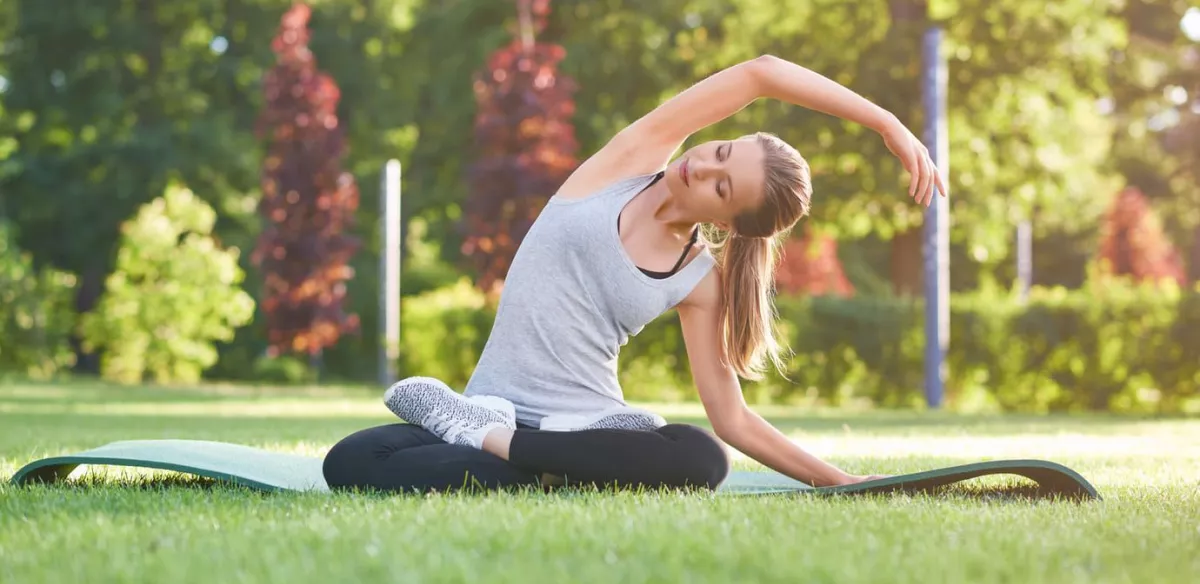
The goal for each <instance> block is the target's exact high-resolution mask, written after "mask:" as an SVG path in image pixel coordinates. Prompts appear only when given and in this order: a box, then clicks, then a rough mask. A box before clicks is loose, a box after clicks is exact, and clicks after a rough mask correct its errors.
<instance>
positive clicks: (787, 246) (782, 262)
mask: <svg viewBox="0 0 1200 584" xmlns="http://www.w3.org/2000/svg"><path fill="white" fill-rule="evenodd" d="M775 289H776V290H777V291H778V292H779V293H780V294H800V295H805V296H842V297H847V296H854V285H853V284H851V283H850V280H848V279H847V278H846V274H845V273H844V272H843V271H842V262H841V260H839V259H838V256H837V240H835V239H834V238H832V237H830V236H828V235H822V236H814V235H813V233H812V230H809V229H806V230H805V231H804V234H803V236H802V237H799V238H792V239H789V240H788V241H787V242H786V243H784V245H783V247H782V249H780V255H779V265H778V266H777V267H776V269H775Z"/></svg>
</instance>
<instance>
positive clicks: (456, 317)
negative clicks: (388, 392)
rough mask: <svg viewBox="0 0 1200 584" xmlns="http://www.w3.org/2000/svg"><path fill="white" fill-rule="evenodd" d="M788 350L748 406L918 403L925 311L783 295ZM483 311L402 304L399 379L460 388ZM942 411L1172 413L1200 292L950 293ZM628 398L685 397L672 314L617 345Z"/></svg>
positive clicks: (1196, 370) (1134, 288)
mask: <svg viewBox="0 0 1200 584" xmlns="http://www.w3.org/2000/svg"><path fill="white" fill-rule="evenodd" d="M778 307H779V314H780V317H781V323H780V324H781V328H782V331H783V332H784V335H785V337H786V342H787V343H788V345H789V346H790V347H791V348H792V350H793V354H792V355H791V357H790V358H789V359H788V361H787V368H786V370H785V371H784V372H782V374H773V375H771V376H770V377H769V378H768V379H765V380H763V381H761V382H757V383H745V384H744V387H745V389H746V391H747V392H748V393H749V394H751V396H752V399H751V401H773V402H800V401H807V402H812V401H821V402H825V403H829V404H833V405H855V404H869V405H874V406H880V407H922V405H923V403H924V393H923V387H924V386H923V383H924V382H923V379H924V338H925V335H924V307H923V304H922V303H921V302H920V301H915V300H903V299H897V298H872V297H857V298H849V299H842V298H833V297H818V298H811V297H804V298H797V297H783V298H779V299H778ZM491 322H492V313H491V311H490V310H489V309H488V308H487V307H486V306H485V305H484V302H483V298H482V297H481V296H479V295H478V293H476V292H474V291H473V290H472V289H471V288H470V286H469V285H468V284H467V283H466V282H465V281H463V282H460V283H458V284H457V285H455V286H453V287H449V288H445V289H442V290H437V291H433V292H430V293H427V294H424V295H421V296H418V297H413V298H411V299H407V300H406V302H405V304H404V308H403V310H402V324H403V330H404V335H403V341H404V350H403V352H404V359H405V368H406V372H407V373H408V374H420V375H433V376H435V377H442V378H443V379H446V380H447V381H448V382H450V383H451V384H452V385H455V386H457V387H461V386H462V384H464V383H465V382H466V380H467V378H468V377H469V376H470V372H471V371H472V369H473V367H474V363H475V361H476V359H477V356H478V354H479V351H480V350H482V348H483V344H484V342H485V341H486V339H487V334H488V331H489V328H490V326H491ZM950 325H951V338H950V350H949V354H948V356H947V364H948V369H949V379H948V381H947V383H946V398H947V406H948V407H950V408H954V409H960V410H978V409H990V410H1004V411H1027V412H1048V411H1072V410H1112V411H1143V412H1149V411H1155V412H1176V411H1180V410H1181V409H1182V408H1183V407H1184V406H1185V403H1186V401H1187V400H1189V399H1191V398H1194V397H1196V393H1197V392H1196V388H1197V387H1200V358H1197V355H1200V288H1196V289H1192V290H1181V289H1177V288H1172V287H1152V286H1148V285H1134V284H1131V283H1128V282H1125V281H1119V280H1111V281H1104V282H1099V281H1096V282H1092V283H1089V284H1088V285H1087V287H1085V288H1082V289H1078V290H1065V289H1062V288H1053V289H1034V290H1033V291H1032V293H1031V295H1030V297H1029V299H1028V301H1027V302H1021V301H1020V300H1019V299H1018V298H1017V297H1015V296H1014V295H1012V294H1010V293H1008V292H1006V291H999V290H982V291H976V292H972V293H969V294H956V295H954V297H953V299H952V304H951V311H950ZM620 367H621V371H620V373H621V379H622V384H623V386H624V388H625V391H626V396H627V397H629V398H631V399H680V398H685V399H695V391H694V389H692V387H691V377H690V372H689V368H688V360H687V351H686V347H685V346H684V344H683V338H682V335H681V333H680V330H679V325H678V319H677V318H676V317H674V316H673V315H668V316H664V317H663V318H661V319H660V320H659V321H656V322H654V323H652V324H650V325H649V326H647V327H646V329H645V330H644V331H643V332H642V334H640V335H638V336H637V337H634V338H633V339H631V340H630V342H629V344H628V345H626V346H625V347H624V348H623V349H622V351H621V365H620Z"/></svg>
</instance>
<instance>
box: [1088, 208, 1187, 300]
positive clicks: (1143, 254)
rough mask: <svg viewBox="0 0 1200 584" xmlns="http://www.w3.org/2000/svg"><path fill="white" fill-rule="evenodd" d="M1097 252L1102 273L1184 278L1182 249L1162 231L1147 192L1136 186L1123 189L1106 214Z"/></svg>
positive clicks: (1180, 280) (1140, 277) (1155, 279)
mask: <svg viewBox="0 0 1200 584" xmlns="http://www.w3.org/2000/svg"><path fill="white" fill-rule="evenodd" d="M1097 255H1098V258H1097V259H1098V263H1099V269H1100V272H1101V273H1102V274H1111V275H1116V276H1132V277H1133V278H1134V279H1136V280H1139V281H1151V282H1159V281H1161V280H1164V279H1165V280H1170V281H1172V282H1174V283H1176V284H1180V285H1182V284H1184V282H1185V276H1184V272H1183V263H1182V262H1181V261H1180V258H1179V253H1178V252H1177V251H1176V250H1175V246H1173V245H1172V244H1171V241H1170V240H1169V239H1167V237H1166V234H1164V233H1163V230H1162V224H1161V223H1160V221H1159V219H1158V216H1157V215H1156V214H1155V213H1154V210H1153V209H1151V208H1150V205H1149V203H1148V202H1147V200H1146V196H1145V195H1143V194H1142V192H1141V191H1140V190H1138V189H1136V188H1126V189H1123V190H1122V191H1121V194H1119V195H1118V196H1117V197H1116V200H1114V201H1113V204H1112V206H1111V207H1110V208H1109V210H1108V213H1107V214H1105V216H1104V223H1103V239H1101V240H1100V249H1099V253H1098V254H1097Z"/></svg>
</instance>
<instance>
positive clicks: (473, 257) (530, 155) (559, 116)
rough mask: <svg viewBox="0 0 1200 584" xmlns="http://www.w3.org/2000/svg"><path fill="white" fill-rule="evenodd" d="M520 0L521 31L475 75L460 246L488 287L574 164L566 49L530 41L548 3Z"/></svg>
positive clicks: (498, 277) (492, 286)
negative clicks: (471, 153) (472, 147)
mask: <svg viewBox="0 0 1200 584" xmlns="http://www.w3.org/2000/svg"><path fill="white" fill-rule="evenodd" d="M519 2H520V4H521V12H522V24H521V27H520V30H519V33H520V34H519V35H518V36H517V37H516V38H514V39H513V40H512V42H510V43H509V44H508V45H507V46H505V47H503V48H501V49H498V50H497V51H496V52H495V53H493V54H492V55H491V57H490V58H489V59H488V63H487V66H486V67H485V68H484V70H483V71H481V72H480V73H478V74H476V76H475V86H474V88H475V95H476V98H477V99H478V102H479V111H478V112H477V113H476V116H475V141H476V144H477V150H478V157H479V158H478V159H477V160H476V161H475V162H474V164H472V166H471V195H470V197H469V198H468V199H467V202H466V205H465V206H464V222H463V229H464V231H465V234H466V241H465V242H464V243H463V248H462V252H463V254H464V255H465V256H466V258H467V260H468V261H469V262H470V264H471V265H472V266H473V267H474V269H475V272H476V274H477V276H476V285H477V286H479V288H480V289H481V290H484V291H487V292H494V291H496V290H497V289H498V286H499V285H500V283H501V282H502V281H503V279H504V276H505V275H506V274H507V273H508V267H509V265H511V263H512V259H513V256H514V255H516V252H517V247H518V246H519V245H520V244H521V241H522V240H523V239H524V238H525V234H526V233H527V232H528V231H529V228H530V227H531V226H532V225H533V222H534V220H535V219H536V218H537V215H538V213H539V212H541V210H542V207H543V206H544V205H545V204H546V201H547V200H549V198H550V197H551V196H552V195H554V192H555V191H556V190H558V187H559V186H560V185H561V184H562V183H563V181H565V180H566V179H567V176H568V175H570V173H571V171H573V170H574V169H575V165H576V159H575V150H576V147H577V146H576V143H575V134H574V130H573V129H572V127H571V116H572V114H573V113H574V105H575V104H574V102H573V101H572V100H571V94H572V92H574V90H575V87H574V84H573V82H572V81H571V80H570V79H569V78H566V77H563V76H561V75H559V74H558V72H557V64H558V62H559V61H561V60H562V59H563V57H564V56H565V51H564V50H563V48H562V47H561V46H559V45H557V44H553V43H544V42H535V41H534V35H535V33H536V32H538V31H540V30H541V29H542V28H543V27H544V23H545V18H546V15H547V13H548V12H549V10H550V2H549V0H536V1H534V0H519ZM530 21H533V22H530Z"/></svg>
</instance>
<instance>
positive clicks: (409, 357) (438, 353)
mask: <svg viewBox="0 0 1200 584" xmlns="http://www.w3.org/2000/svg"><path fill="white" fill-rule="evenodd" d="M490 306H491V305H489V304H488V303H487V299H486V297H485V296H484V294H483V293H482V292H480V291H479V290H478V289H477V288H475V287H473V286H472V284H471V282H470V280H469V279H467V278H461V279H459V280H457V281H456V282H454V283H453V284H451V285H448V286H445V287H443V288H439V289H436V290H430V291H428V292H425V293H422V294H418V295H415V296H410V297H407V298H404V299H403V301H402V303H401V307H400V313H401V314H402V315H403V317H402V318H403V326H402V327H401V335H400V345H401V347H400V353H401V364H400V369H401V375H402V376H411V375H423V376H430V377H436V378H438V379H441V380H442V381H445V382H446V383H447V384H449V385H450V386H451V387H458V388H461V387H463V386H465V385H466V383H467V380H468V379H470V377H471V373H472V372H473V371H474V370H475V363H476V362H478V361H479V355H480V354H481V353H482V352H483V346H484V344H485V343H486V342H487V336H488V333H489V332H490V331H491V324H492V320H493V319H494V318H495V314H494V313H493V312H492V309H491V308H489V307H490Z"/></svg>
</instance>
